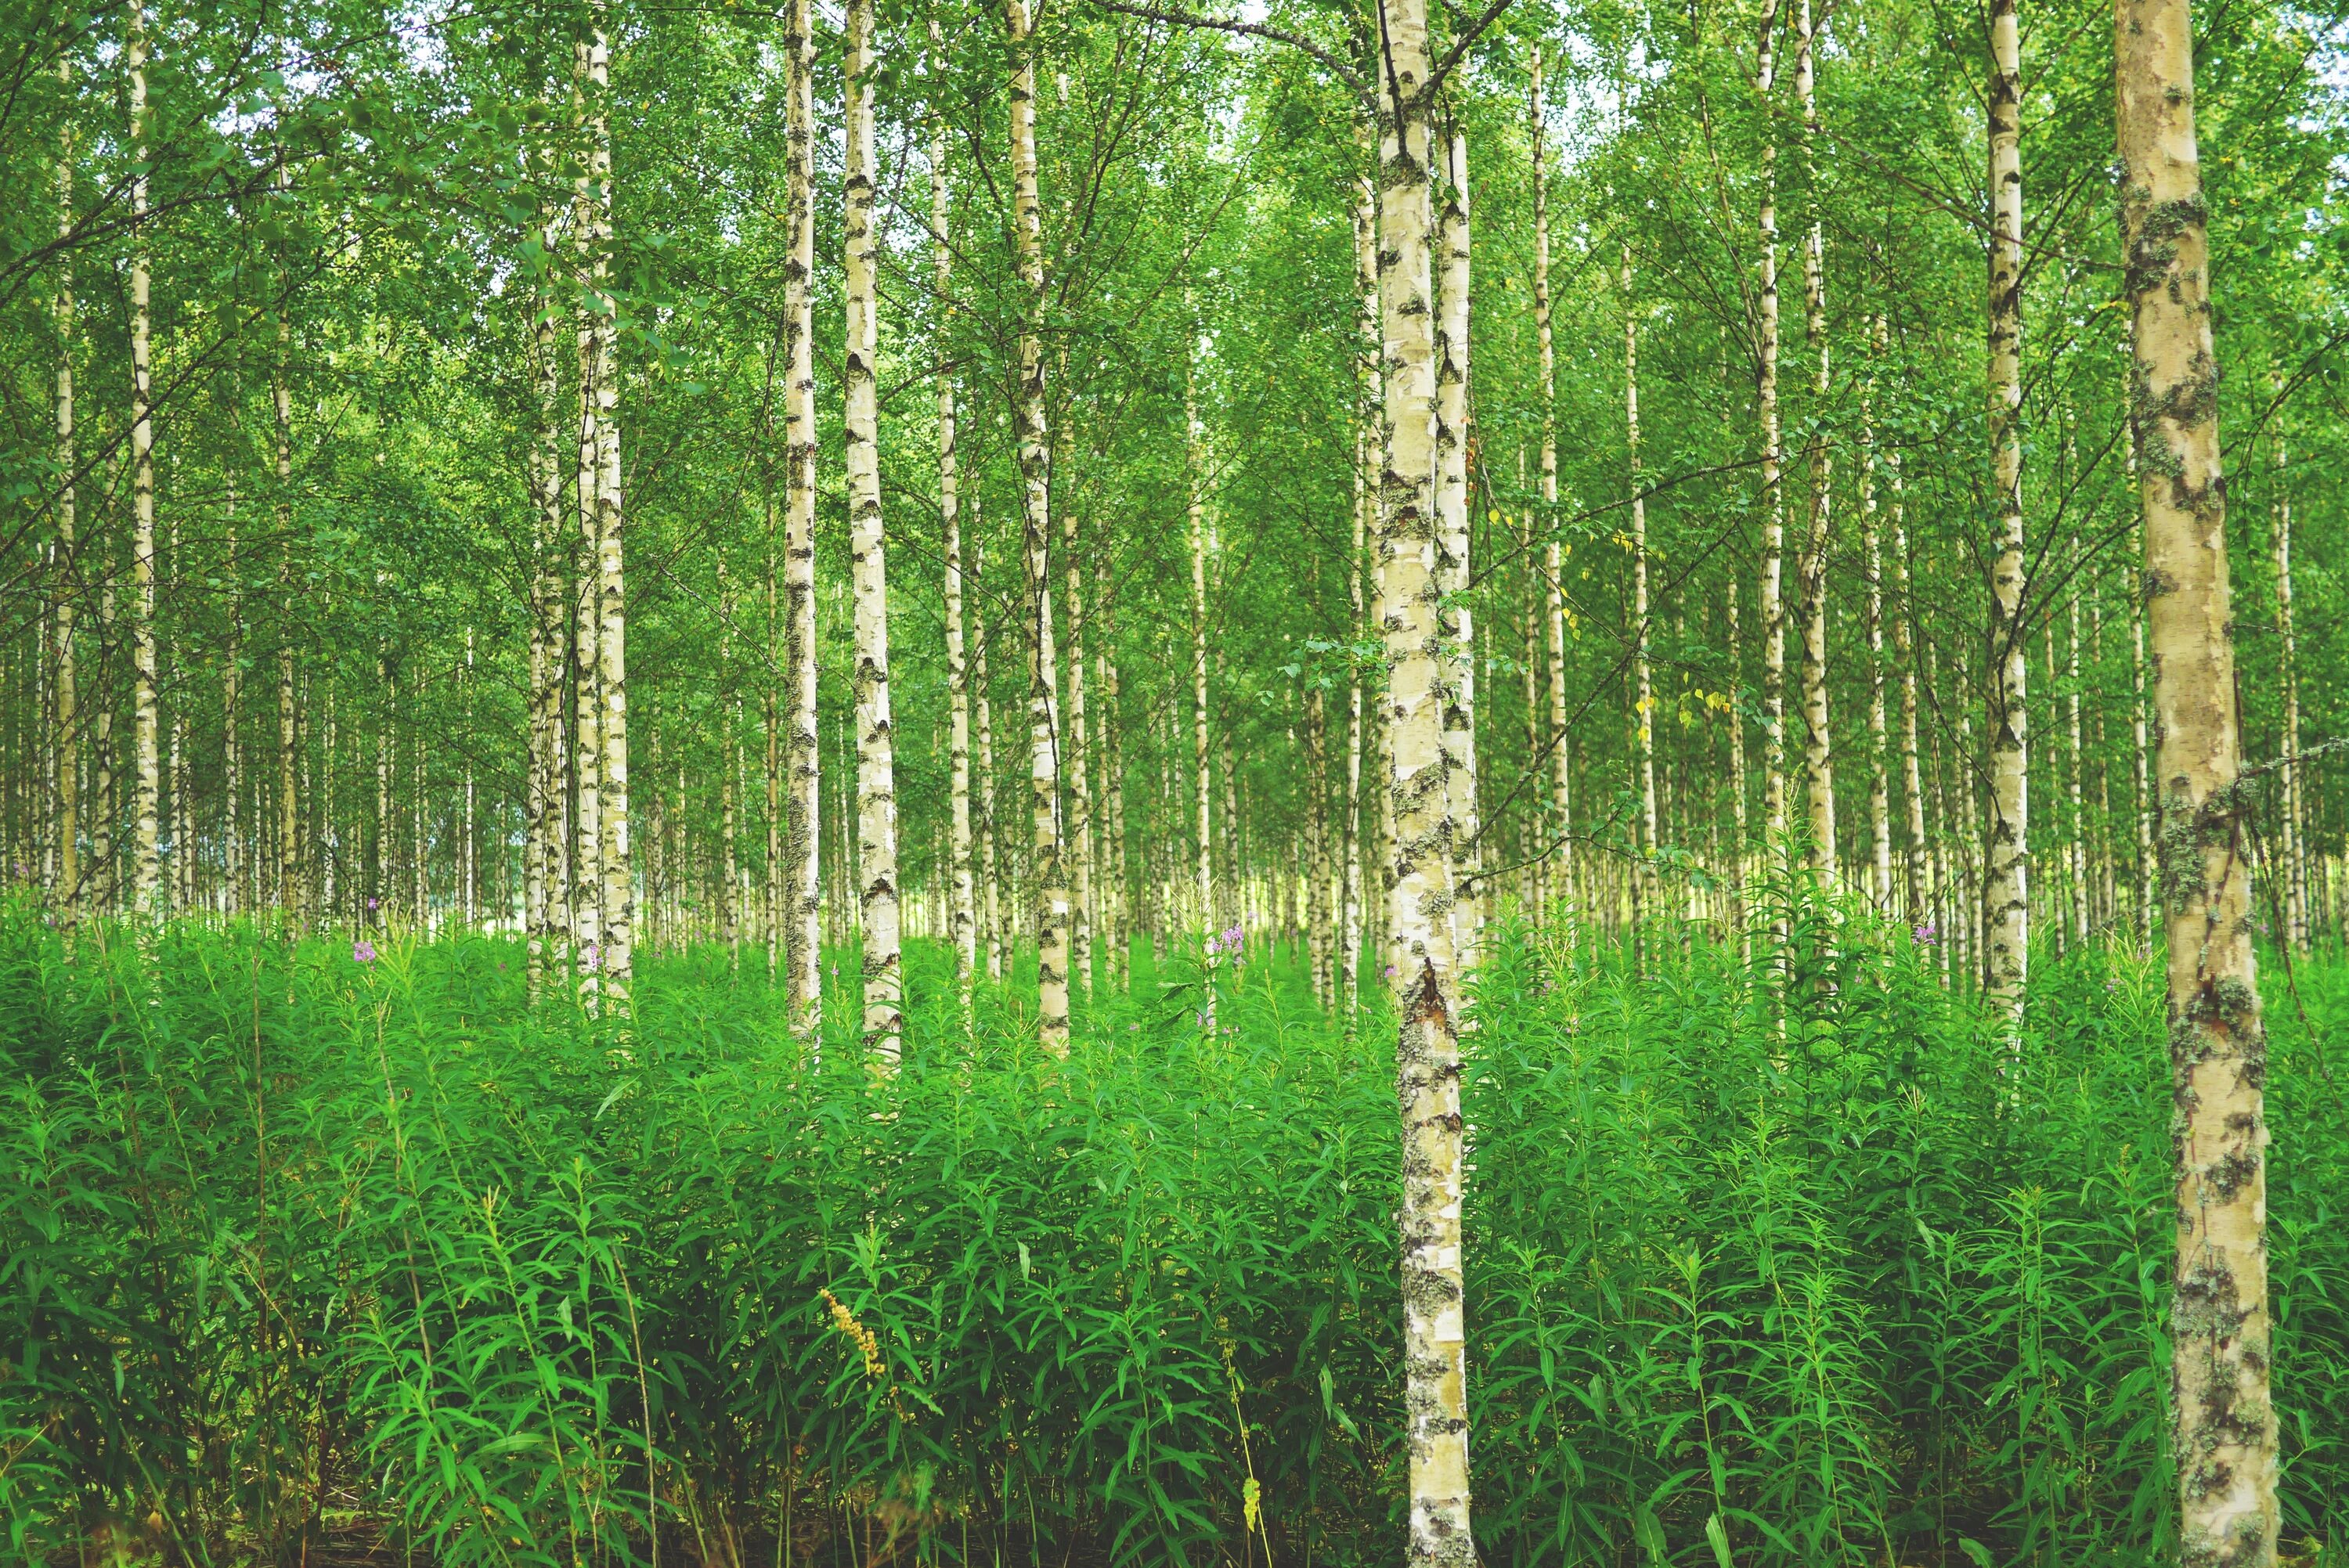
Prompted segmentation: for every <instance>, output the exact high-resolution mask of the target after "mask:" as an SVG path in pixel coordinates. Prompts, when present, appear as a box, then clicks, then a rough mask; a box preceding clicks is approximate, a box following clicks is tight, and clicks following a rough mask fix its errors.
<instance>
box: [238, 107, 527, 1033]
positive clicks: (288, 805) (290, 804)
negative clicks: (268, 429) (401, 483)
mask: <svg viewBox="0 0 2349 1568" xmlns="http://www.w3.org/2000/svg"><path fill="white" fill-rule="evenodd" d="M553 161H554V158H553V155H552V151H551V150H550V151H549V152H548V153H546V154H544V155H543V163H545V164H548V165H551V164H552V163H553ZM542 218H543V222H542V223H541V226H540V235H539V238H540V243H541V245H542V247H543V252H544V253H545V254H546V255H547V256H549V257H552V256H553V255H554V253H555V252H554V248H555V244H556V242H557V236H556V232H555V223H554V212H553V211H551V210H550V211H545V212H543V214H542ZM554 309H555V303H554V290H553V289H552V288H551V287H549V286H546V285H544V284H542V286H541V288H540V290H539V294H538V298H537V310H536V312H535V316H536V319H535V320H534V321H533V325H532V328H531V343H530V366H529V370H530V377H531V395H532V397H533V400H534V402H535V405H536V406H535V409H534V412H535V415H536V419H535V428H534V430H533V435H532V440H531V447H530V488H531V502H532V517H533V531H532V540H531V543H532V552H531V553H532V559H533V566H532V573H531V589H530V610H531V626H530V727H531V735H530V741H531V745H530V785H529V791H528V793H527V795H526V796H525V797H524V808H523V809H524V811H525V813H526V815H527V823H526V830H525V832H524V835H523V926H524V928H525V930H526V931H527V933H528V937H527V943H528V957H527V964H528V976H527V978H528V983H529V994H530V999H531V1001H532V1003H533V1005H535V1004H536V1003H537V1001H538V1000H539V998H540V997H542V996H543V995H544V994H545V985H546V966H547V965H548V964H549V963H550V962H551V961H552V960H553V959H554V955H555V954H558V953H560V952H561V951H562V942H563V934H564V930H565V928H566V926H567V924H568V922H567V920H566V919H565V917H564V913H563V912H562V911H561V909H560V907H559V906H560V903H561V902H562V891H561V890H562V888H563V885H564V868H563V865H562V863H561V859H560V857H561V854H562V848H561V846H562V844H563V841H564V832H563V817H564V810H563V804H564V771H565V767H566V764H565V760H564V735H563V658H564V636H563V609H564V605H563V556H562V550H561V541H562V539H563V463H562V435H561V431H560V428H559V424H560V421H559V418H558V414H557V398H558V396H559V387H558V385H557V382H558V376H557V372H556V369H555V363H554ZM281 450H282V447H281ZM283 488H284V486H283V481H282V480H281V482H280V489H281V491H282V490H283ZM290 674H291V659H290V655H289V659H288V664H287V676H288V677H289V678H288V679H287V681H286V682H285V684H284V685H281V686H280V690H281V692H283V691H285V687H286V686H290V684H291V682H290ZM284 723H285V725H290V723H291V718H290V717H287V718H286V719H285V721H284ZM285 782H286V784H287V787H288V789H289V790H290V789H291V784H292V780H291V779H290V777H289V778H288V779H286V781H285ZM292 809H293V802H292V800H291V799H290V798H289V799H288V800H287V803H286V810H288V811H289V812H290V811H291V810H292ZM289 837H290V834H289ZM290 874H291V872H290V868H289V876H290Z"/></svg>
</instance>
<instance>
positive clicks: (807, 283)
mask: <svg viewBox="0 0 2349 1568" xmlns="http://www.w3.org/2000/svg"><path fill="white" fill-rule="evenodd" d="M786 18H787V19H786V23H785V36H784V42H783V50H784V56H785V59H784V75H785V93H786V95H787V98H788V100H789V101H788V103H787V104H786V106H785V108H786V113H785V121H786V127H785V139H786V142H787V146H786V153H785V162H786V165H787V168H786V175H785V184H786V187H787V190H786V197H785V204H786V208H787V211H786V212H785V215H784V223H785V226H786V228H787V230H788V231H789V232H788V235H787V241H788V249H789V252H790V255H789V259H788V260H787V261H786V262H785V263H784V271H783V317H784V321H783V334H784V339H785V343H784V384H783V431H784V441H785V445H786V450H785V464H784V484H783V492H784V504H783V595H784V614H785V618H786V624H787V625H788V628H789V631H788V634H787V635H786V637H785V639H784V646H785V650H786V660H787V664H788V666H789V667H788V669H787V670H786V672H785V676H784V681H783V686H784V691H785V701H784V719H783V724H784V734H785V737H786V739H785V742H784V746H783V751H784V757H783V759H782V761H783V769H784V771H785V774H786V781H785V788H786V790H787V792H788V795H789V803H788V804H787V805H786V806H785V808H784V811H783V823H782V829H783V830H782V832H781V839H782V844H781V861H782V880H781V911H780V913H781V921H782V924H783V928H784V930H783V936H784V941H783V943H782V946H783V950H784V951H783V953H782V954H781V956H782V959H783V963H784V966H785V984H784V996H785V998H786V1001H787V1005H788V1006H789V1007H790V1009H791V1015H792V1021H793V1023H794V1025H795V1026H797V1027H799V1028H800V1029H802V1030H803V1031H804V1032H805V1033H806V1036H807V1037H808V1039H809V1040H811V1041H813V1040H815V1039H817V1038H818V1037H819V1026H820V1025H821V1023H822V1022H823V856H822V853H821V851H822V849H823V778H822V763H821V753H822V750H823V746H822V738H821V735H820V733H819V731H818V729H817V720H816V656H815V655H816V646H815V643H816V604H815V490H816V422H815V314H814V313H815V292H814V290H815V33H814V28H813V24H812V17H811V15H810V0H786Z"/></svg>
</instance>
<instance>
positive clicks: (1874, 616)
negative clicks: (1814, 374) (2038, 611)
mask: <svg viewBox="0 0 2349 1568" xmlns="http://www.w3.org/2000/svg"><path fill="white" fill-rule="evenodd" d="M1877 320H1878V322H1879V323H1880V322H1881V321H1882V320H1883V317H1881V316H1878V318H1877ZM1876 353H1877V357H1878V359H1879V360H1880V359H1881V358H1882V357H1883V346H1882V341H1881V339H1878V343H1877V345H1876ZM1874 389H1875V381H1874V372H1873V370H1871V371H1870V373H1869V382H1868V386H1867V387H1864V388H1863V389H1862V391H1861V393H1860V404H1859V442H1860V448H1859V450H1860V469H1859V527H1860V564H1861V570H1862V571H1863V572H1864V573H1866V574H1867V584H1866V586H1867V602H1866V611H1865V614H1866V617H1867V624H1866V625H1865V627H1864V628H1863V630H1864V631H1865V633H1866V634H1867V638H1868V851H1869V852H1868V867H1869V872H1870V876H1869V891H1870V893H1871V895H1872V896H1873V897H1874V898H1875V900H1876V908H1877V913H1879V914H1883V913H1890V911H1891V909H1892V775H1891V769H1890V763H1889V758H1888V756H1887V754H1886V740H1887V735H1886V729H1887V724H1886V716H1885V705H1884V546H1883V536H1882V533H1881V531H1880V530H1879V527H1878V516H1877V500H1876V467H1877V456H1876V410H1875V401H1874Z"/></svg>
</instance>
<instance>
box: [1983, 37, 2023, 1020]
mask: <svg viewBox="0 0 2349 1568" xmlns="http://www.w3.org/2000/svg"><path fill="white" fill-rule="evenodd" d="M1990 53H1991V80H1990V188H1991V236H1990V310H1989V358H1990V424H1989V428H1990V458H1991V492H1992V494H1991V499H1992V505H1993V506H1994V507H1995V508H1996V511H1997V517H1998V536H1997V539H1996V545H1997V556H1996V559H1995V560H1994V561H1993V562H1992V566H1991V597H1992V602H1993V607H1992V629H1991V640H1992V655H1993V665H1994V667H1993V670H1992V689H1991V710H1990V715H1989V727H1990V743H1991V745H1990V750H1991V758H1990V761H1991V821H1990V842H1989V846H1988V854H1987V864H1986V865H1985V867H1984V873H1983V882H1982V898H1983V903H1984V931H1985V937H1984V941H1985V946H1986V957H1987V960H1988V962H1987V963H1986V965H1985V966H1984V968H1985V975H1986V982H1987V991H1988V995H1989V997H1990V1000H1991V1002H1992V1006H1996V1007H1998V1008H2000V1009H2002V1010H2003V1011H2004V1013H2005V1014H2006V1016H2007V1019H2008V1030H2009V1034H2010V1037H2013V1038H2014V1039H2015V1041H2016V1042H2017V1044H2018V1047H2019V1044H2020V1030H2021V1028H2022V1025H2023V980H2024V977H2025V975H2026V973H2027V971H2028V969H2029V966H2030V956H2031V955H2030V937H2031V861H2030V850H2029V845H2030V802H2031V797H2030V788H2031V786H2030V772H2029V768H2028V761H2027V756H2026V752H2025V740H2026V735H2027V731H2028V724H2027V719H2026V715H2025V714H2024V711H2023V697H2024V696H2025V692H2024V685H2025V679H2026V671H2027V670H2028V668H2029V665H2030V656H2029V650H2028V648H2027V646H2026V640H2027V639H2026V632H2027V629H2028V628H2027V625H2026V623H2025V621H2024V603H2023V595H2024V590H2025V583H2024V581H2023V153H2022V140H2021V125H2022V112H2023V108H2022V102H2023V97H2022V95H2023V65H2022V43H2021V33H2020V30H2019V28H2018V26H2017V24H2016V20H2015V0H1991V9H1990Z"/></svg>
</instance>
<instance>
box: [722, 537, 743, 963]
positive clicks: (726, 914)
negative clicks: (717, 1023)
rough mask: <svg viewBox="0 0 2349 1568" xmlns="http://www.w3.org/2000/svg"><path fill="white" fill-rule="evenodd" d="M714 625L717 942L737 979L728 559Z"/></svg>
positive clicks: (736, 721)
mask: <svg viewBox="0 0 2349 1568" xmlns="http://www.w3.org/2000/svg"><path fill="white" fill-rule="evenodd" d="M717 564H718V621H719V627H720V631H719V643H718V668H719V679H720V680H721V681H722V682H723V683H724V688H725V689H724V704H725V707H724V712H725V715H726V728H725V733H724V737H723V747H722V749H721V750H720V752H719V768H720V769H722V770H723V777H722V778H721V779H719V799H718V855H719V878H720V881H721V882H722V883H723V884H724V889H725V891H724V892H720V893H719V902H718V922H719V924H718V936H719V941H721V942H723V943H725V944H726V965H727V968H728V969H729V970H730V971H732V972H733V973H735V974H738V975H739V974H740V973H741V969H742V914H743V910H742V904H743V898H742V859H741V844H740V836H739V835H740V832H741V817H742V696H741V694H740V692H739V691H738V690H736V689H735V685H734V679H735V677H734V617H735V615H736V614H737V613H738V611H739V610H740V604H739V603H737V601H736V599H735V596H734V582H733V579H732V577H731V576H730V575H729V574H728V573H727V571H726V558H725V556H723V555H720V556H719V558H718V562H717Z"/></svg>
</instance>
